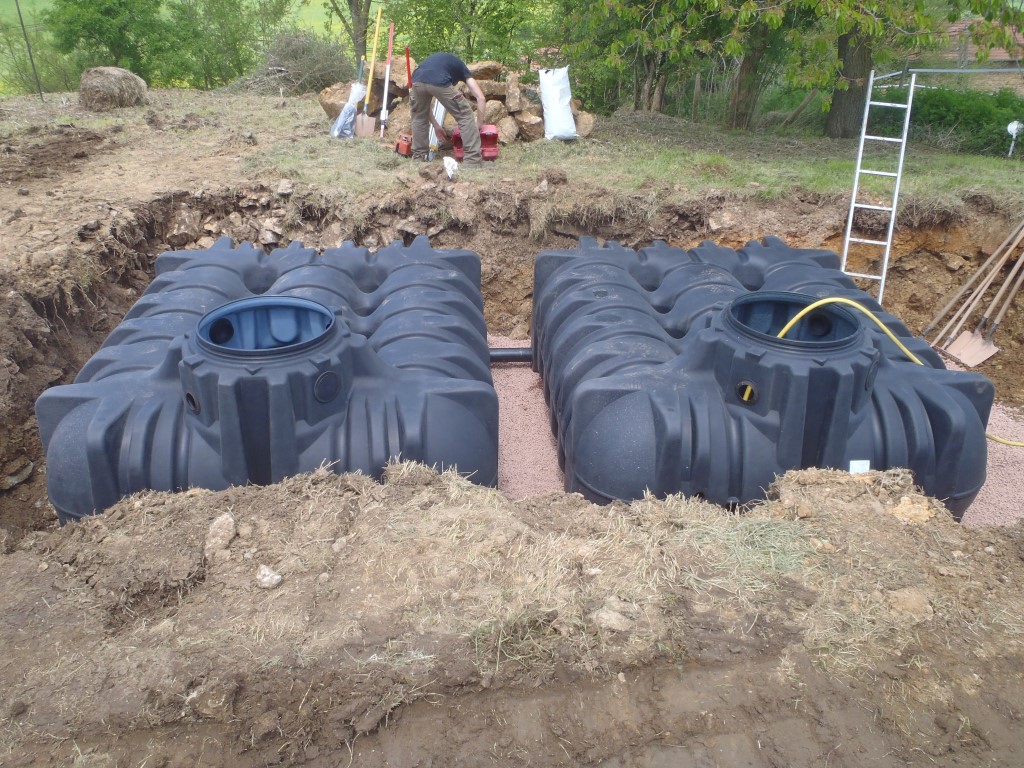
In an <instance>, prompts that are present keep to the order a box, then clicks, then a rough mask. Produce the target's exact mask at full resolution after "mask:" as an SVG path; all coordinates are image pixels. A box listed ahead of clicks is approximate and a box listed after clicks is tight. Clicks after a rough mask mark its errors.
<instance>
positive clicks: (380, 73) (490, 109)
mask: <svg viewBox="0 0 1024 768" xmlns="http://www.w3.org/2000/svg"><path fill="white" fill-rule="evenodd" d="M468 66H469V71H470V72H472V74H473V77H474V79H475V80H476V81H477V82H478V83H479V84H480V89H481V90H482V91H483V92H484V96H485V97H486V98H487V107H486V110H485V120H484V122H485V123H487V124H490V125H496V126H498V141H499V142H501V143H502V144H508V143H509V142H512V141H536V140H537V139H543V138H544V109H543V108H542V107H541V101H540V89H539V88H538V87H537V86H535V85H527V84H523V83H521V82H520V79H521V74H520V73H518V72H509V71H507V70H506V68H505V66H504V65H503V64H500V63H498V62H496V61H481V62H477V63H475V64H469V65H468ZM412 69H413V71H415V70H416V61H415V59H414V60H413V61H412ZM385 70H386V65H385V64H383V63H378V64H377V65H376V66H374V70H373V74H374V77H373V87H372V88H371V90H370V106H369V114H370V115H372V116H373V117H376V118H378V120H379V117H380V113H381V108H382V106H383V102H384V73H385ZM351 86H352V84H351V83H335V84H334V85H332V86H330V87H328V88H324V90H322V91H321V92H320V106H322V107H323V110H324V112H326V113H327V117H328V118H329V119H330V120H331V122H332V123H333V122H334V120H335V119H336V118H337V117H338V115H339V114H340V112H341V109H342V107H344V106H345V102H346V101H348V96H349V90H350V88H351ZM459 87H460V88H462V89H463V90H467V89H466V88H465V86H464V85H462V84H460V86H459ZM388 93H389V95H390V98H391V110H390V112H389V114H388V125H387V130H386V131H385V133H384V136H385V138H386V139H387V140H388V141H389V142H392V143H393V142H394V141H395V140H396V139H397V138H398V135H399V134H400V133H412V117H411V114H410V109H409V75H408V71H407V69H406V65H405V57H404V56H401V57H399V56H396V57H395V59H394V61H393V62H392V63H391V84H390V88H389V89H388ZM363 104H364V103H363V102H360V104H359V111H360V112H362V111H363ZM470 104H471V105H472V104H474V101H473V99H472V97H471V98H470ZM572 113H573V118H574V119H575V121H576V133H577V134H578V135H579V136H580V138H586V137H587V136H589V135H590V133H591V131H593V130H594V116H593V115H592V114H590V113H589V112H585V111H583V110H582V109H581V108H580V103H579V100H578V99H573V100H572ZM377 125H378V130H379V126H380V123H379V122H378V124H377ZM454 127H455V121H454V120H453V119H452V117H451V115H448V116H446V117H445V128H446V129H447V130H448V131H449V133H451V129H453V128H454Z"/></svg>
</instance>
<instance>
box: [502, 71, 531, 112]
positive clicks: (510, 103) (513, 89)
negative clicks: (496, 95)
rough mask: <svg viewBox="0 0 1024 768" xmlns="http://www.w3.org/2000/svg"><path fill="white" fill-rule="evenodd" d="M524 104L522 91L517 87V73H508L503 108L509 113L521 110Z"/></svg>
mask: <svg viewBox="0 0 1024 768" xmlns="http://www.w3.org/2000/svg"><path fill="white" fill-rule="evenodd" d="M524 106H526V105H525V103H524V102H523V92H522V91H521V90H520V88H519V75H509V76H508V80H506V81H505V108H506V109H507V110H508V111H509V113H510V114H514V113H516V112H518V111H519V110H521V109H522V108H523V107H524Z"/></svg>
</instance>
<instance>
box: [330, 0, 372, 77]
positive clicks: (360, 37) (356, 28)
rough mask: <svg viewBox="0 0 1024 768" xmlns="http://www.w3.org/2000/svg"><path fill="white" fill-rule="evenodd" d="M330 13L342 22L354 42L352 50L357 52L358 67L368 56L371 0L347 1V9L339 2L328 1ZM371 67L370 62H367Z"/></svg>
mask: <svg viewBox="0 0 1024 768" xmlns="http://www.w3.org/2000/svg"><path fill="white" fill-rule="evenodd" d="M327 9H328V12H329V13H331V14H333V15H334V16H336V17H337V18H338V20H339V21H340V22H341V25H342V26H343V27H344V28H345V32H346V33H347V34H348V37H349V40H351V41H352V50H354V51H355V52H356V67H357V68H358V66H359V60H360V59H361V58H363V57H364V56H366V36H367V34H368V33H369V26H370V0H346V2H345V9H346V10H343V9H342V6H341V5H340V4H339V2H338V0H327ZM367 66H369V62H367Z"/></svg>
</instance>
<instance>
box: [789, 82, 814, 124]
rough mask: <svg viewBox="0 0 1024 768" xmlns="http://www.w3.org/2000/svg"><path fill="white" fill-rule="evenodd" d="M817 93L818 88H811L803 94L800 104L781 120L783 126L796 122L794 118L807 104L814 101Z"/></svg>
mask: <svg viewBox="0 0 1024 768" xmlns="http://www.w3.org/2000/svg"><path fill="white" fill-rule="evenodd" d="M817 95H818V89H817V88H812V89H811V92H810V93H808V94H807V95H806V96H804V100H803V101H801V102H800V106H799V107H797V108H796V109H794V110H793V111H792V112H790V114H789V117H787V118H786V119H785V120H783V121H782V125H783V127H785V126H787V125H792V124H793V123H795V122H796V119H797V118H798V117H800V115H802V114H803V111H804V110H805V109H807V105H808V104H810V103H811V102H812V101H814V97H815V96H817Z"/></svg>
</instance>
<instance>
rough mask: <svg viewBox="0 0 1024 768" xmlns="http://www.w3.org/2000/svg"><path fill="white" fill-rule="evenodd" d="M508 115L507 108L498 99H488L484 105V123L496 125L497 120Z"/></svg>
mask: <svg viewBox="0 0 1024 768" xmlns="http://www.w3.org/2000/svg"><path fill="white" fill-rule="evenodd" d="M505 117H508V110H507V109H505V105H504V104H502V103H501V102H500V101H496V100H490V101H488V102H487V105H486V106H485V107H484V124H485V125H497V124H498V121H499V120H502V119H503V118H505Z"/></svg>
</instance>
